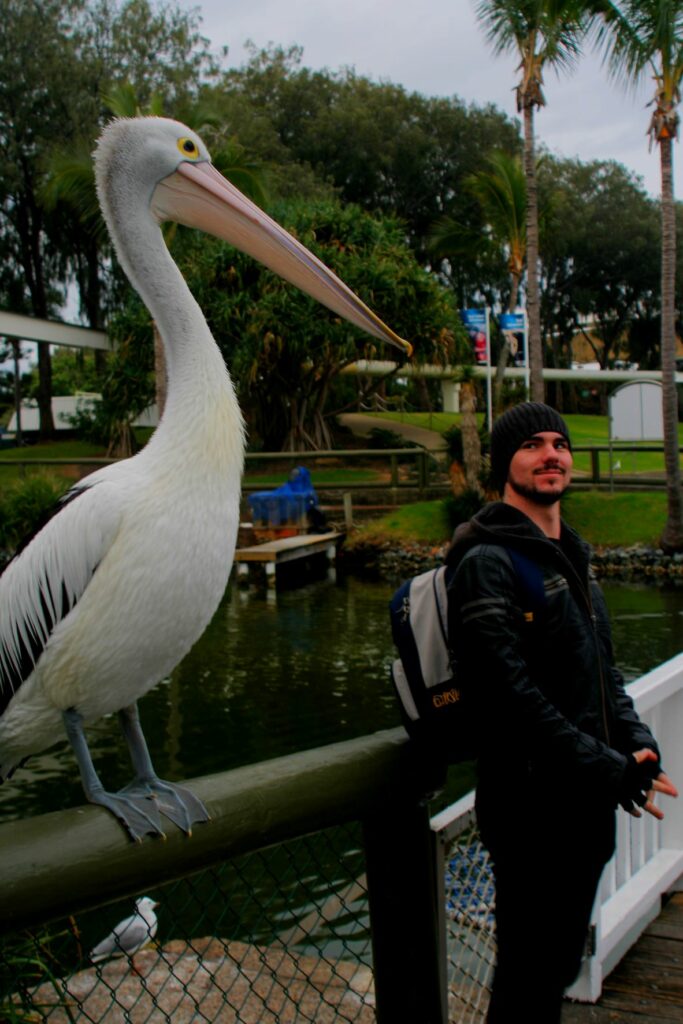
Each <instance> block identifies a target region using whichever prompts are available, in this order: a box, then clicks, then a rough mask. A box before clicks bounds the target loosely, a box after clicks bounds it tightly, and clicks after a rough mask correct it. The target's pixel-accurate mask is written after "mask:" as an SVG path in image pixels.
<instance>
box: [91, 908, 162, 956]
mask: <svg viewBox="0 0 683 1024" xmlns="http://www.w3.org/2000/svg"><path fill="white" fill-rule="evenodd" d="M158 906H159V904H158V903H157V902H156V901H155V900H153V899H150V897H149V896H142V897H140V899H138V900H136V901H135V913H134V914H131V916H130V917H126V918H125V919H124V920H123V921H119V923H118V924H117V925H116V926H115V927H114V928H113V929H112V931H111V932H110V933H109V935H107V937H106V939H102V941H101V942H98V943H97V945H96V946H95V947H94V949H92V950H91V951H90V961H91V963H93V964H96V963H97V962H98V960H109V959H110V958H111V957H114V956H129V957H132V956H134V955H135V953H137V951H138V950H139V949H142V948H143V946H146V945H147V943H148V942H151V941H152V939H153V938H154V936H155V935H156V933H157V928H158V927H159V922H158V921H157V915H156V914H155V913H154V908H155V907H158Z"/></svg>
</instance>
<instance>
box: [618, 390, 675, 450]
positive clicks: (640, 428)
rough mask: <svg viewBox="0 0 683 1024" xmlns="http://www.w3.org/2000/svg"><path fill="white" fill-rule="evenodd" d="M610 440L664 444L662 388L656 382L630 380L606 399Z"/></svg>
mask: <svg viewBox="0 0 683 1024" xmlns="http://www.w3.org/2000/svg"><path fill="white" fill-rule="evenodd" d="M609 428H610V440H612V441H663V440H664V424H663V420H662V385H661V384H660V383H659V381H656V380H630V381H628V382H627V383H626V384H622V385H621V386H620V387H618V388H617V389H616V390H615V391H613V392H612V394H611V395H610V396H609Z"/></svg>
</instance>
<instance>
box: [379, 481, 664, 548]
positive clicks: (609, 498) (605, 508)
mask: <svg viewBox="0 0 683 1024" xmlns="http://www.w3.org/2000/svg"><path fill="white" fill-rule="evenodd" d="M562 513H563V516H564V518H565V519H566V521H567V522H568V523H569V525H570V526H573V527H574V529H575V530H578V531H579V533H580V534H581V536H582V537H583V538H584V539H585V540H587V541H588V542H589V543H590V544H592V545H593V546H594V547H630V546H631V545H632V544H645V545H648V546H656V545H657V543H658V539H659V536H660V534H661V532H662V530H663V528H664V523H665V521H666V495H665V494H664V493H663V492H662V493H660V492H654V491H653V492H642V493H638V494H632V493H621V494H605V493H598V492H596V491H581V492H578V491H577V492H576V493H574V494H569V495H568V496H567V497H566V498H565V499H564V501H563V504H562ZM450 536H451V527H450V525H449V523H448V516H447V512H446V504H445V502H444V501H421V502H416V503H415V504H413V505H404V506H402V507H401V508H397V509H396V510H395V511H394V512H390V513H388V514H387V515H385V516H382V517H381V518H380V519H375V520H373V521H372V522H371V523H369V524H368V525H367V526H365V527H363V529H362V531H361V533H360V534H359V539H362V538H363V537H367V538H368V539H385V540H389V541H392V540H393V541H396V543H397V544H402V543H406V542H410V541H414V542H419V543H422V544H443V543H444V541H447V540H448V539H449V538H450Z"/></svg>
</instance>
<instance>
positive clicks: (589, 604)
mask: <svg viewBox="0 0 683 1024" xmlns="http://www.w3.org/2000/svg"><path fill="white" fill-rule="evenodd" d="M554 551H555V554H556V555H559V557H560V558H561V560H562V561H563V562H564V564H565V565H566V567H567V568H568V569H569V571H570V573H571V574H572V576H573V577H574V579H575V580H576V582H577V584H578V588H579V591H580V592H581V596H582V597H583V599H584V602H585V605H586V608H587V610H588V617H589V619H590V623H591V632H592V634H593V643H594V645H595V653H596V655H597V660H598V679H599V681H600V707H601V710H602V727H603V729H604V730H605V742H606V744H607V746H608V747H611V746H612V741H611V739H610V730H609V724H608V721H607V695H606V693H605V674H604V671H603V664H602V654H601V652H600V643H599V641H598V628H597V616H596V614H595V611H594V609H593V599H592V597H591V590H590V577H588V576H587V583H588V586H587V587H584V585H583V581H582V580H581V577H580V576H579V574H578V573H577V571H576V569H575V568H574V566H573V565H572V563H571V562H570V561H569V559H568V558H567V556H566V555H565V554H564V552H563V551H560V550H559V549H557V548H554Z"/></svg>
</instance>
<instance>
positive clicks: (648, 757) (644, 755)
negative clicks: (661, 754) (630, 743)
mask: <svg viewBox="0 0 683 1024" xmlns="http://www.w3.org/2000/svg"><path fill="white" fill-rule="evenodd" d="M633 757H634V758H635V760H636V761H637V762H638V764H642V762H643V761H656V760H657V755H656V754H655V752H654V750H650V748H649V747H643V749H642V750H636V751H634V753H633Z"/></svg>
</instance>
